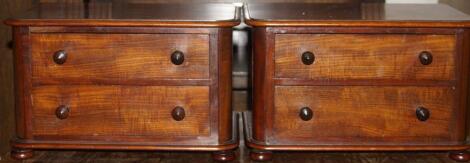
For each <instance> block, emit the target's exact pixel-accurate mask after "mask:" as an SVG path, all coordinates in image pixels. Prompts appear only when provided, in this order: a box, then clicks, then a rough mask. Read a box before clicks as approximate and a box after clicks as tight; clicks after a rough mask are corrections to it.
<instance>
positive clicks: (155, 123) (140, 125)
mask: <svg viewBox="0 0 470 163" xmlns="http://www.w3.org/2000/svg"><path fill="white" fill-rule="evenodd" d="M32 94H33V97H32V98H33V99H32V100H33V101H34V106H33V116H34V121H33V124H34V126H33V128H34V130H33V135H34V137H35V138H37V139H44V140H47V139H49V140H50V139H53V140H60V137H61V136H62V137H64V138H66V137H74V136H77V137H79V138H75V139H74V140H114V141H117V140H119V139H120V138H113V137H121V139H123V138H122V137H126V138H125V139H123V140H121V141H124V140H126V141H143V140H145V139H151V138H161V137H163V138H173V137H190V136H209V112H208V108H209V88H208V87H162V86H155V87H131V86H127V87H124V86H41V87H37V88H34V90H33V92H32ZM61 105H65V106H67V107H69V109H70V113H69V114H70V115H69V116H68V117H67V118H64V119H61V118H57V117H56V115H55V109H56V108H57V107H58V106H61ZM175 107H181V108H184V111H185V112H186V116H185V118H184V119H182V120H181V121H177V120H174V119H173V118H172V110H173V109H174V108H175ZM69 139H70V138H69ZM133 139H134V140H133ZM175 144H176V143H175Z"/></svg>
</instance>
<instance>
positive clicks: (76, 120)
mask: <svg viewBox="0 0 470 163" xmlns="http://www.w3.org/2000/svg"><path fill="white" fill-rule="evenodd" d="M77 2H78V1H77ZM80 2H81V1H80ZM128 2H129V1H119V2H118V1H100V0H97V1H92V2H90V4H89V5H88V6H89V7H90V8H86V7H85V6H87V5H82V4H81V3H76V2H73V3H71V2H63V1H60V2H57V3H56V2H52V3H47V4H42V3H41V4H40V6H38V7H36V8H34V9H32V10H31V11H30V13H27V14H25V16H24V17H19V18H13V19H9V20H7V21H6V23H7V24H9V25H12V26H13V27H14V36H15V72H16V74H15V81H16V86H15V87H16V107H17V108H16V111H17V117H16V119H17V135H18V137H17V140H15V141H13V142H12V144H13V147H15V148H16V149H19V150H24V149H103V150H105V149H109V150H178V151H227V150H231V149H234V148H236V147H237V146H238V137H237V134H238V132H236V131H237V130H236V129H237V127H236V126H235V125H233V124H235V123H232V122H233V121H236V118H234V117H232V115H234V114H233V113H232V109H231V107H230V104H231V89H230V86H231V64H230V63H231V55H232V54H231V49H232V47H231V46H232V45H231V39H232V37H231V27H232V26H233V25H237V24H238V23H239V22H240V19H239V9H238V8H236V7H234V6H233V5H231V4H193V5H184V4H178V5H174V4H173V5H172V4H138V3H137V4H135V3H128ZM174 11H179V12H176V13H175V12H174ZM209 27H210V28H209ZM60 52H64V53H60ZM175 52H176V53H178V54H177V55H172V54H175ZM54 54H55V55H54ZM172 56H173V57H172ZM183 57H184V60H183ZM61 106H65V107H61ZM178 107H181V108H182V109H181V108H180V109H177V110H174V109H175V108H178ZM66 108H68V109H66ZM18 155H19V154H18Z"/></svg>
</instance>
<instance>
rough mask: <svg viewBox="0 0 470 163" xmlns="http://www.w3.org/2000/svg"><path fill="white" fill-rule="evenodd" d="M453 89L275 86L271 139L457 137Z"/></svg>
mask: <svg viewBox="0 0 470 163" xmlns="http://www.w3.org/2000/svg"><path fill="white" fill-rule="evenodd" d="M455 94H456V90H454V89H452V88H448V87H370V86H298V87H289V86H278V87H276V88H275V111H274V123H273V130H274V132H273V140H272V143H281V144H295V143H305V144H322V145H326V144H343V145H344V144H350V145H360V144H369V145H371V144H372V145H373V144H390V145H396V144H400V143H402V144H410V143H415V144H428V145H429V144H439V143H453V142H459V140H456V136H457V135H456V134H455V133H456V132H454V131H456V128H455V127H454V126H455V124H456V120H455V118H453V117H456V115H455V112H454V110H455V108H456V105H455V102H454V100H455ZM305 107H308V108H305ZM309 110H310V111H311V112H309ZM417 110H419V112H420V113H419V114H420V115H423V113H424V112H426V111H425V110H427V111H428V113H429V114H428V115H429V116H428V117H427V118H428V119H427V120H426V119H425V117H426V116H419V117H420V118H423V119H421V120H425V121H421V120H420V119H418V116H417ZM301 113H303V114H301ZM310 113H311V114H310ZM424 114H425V113H424ZM310 115H313V116H310ZM310 117H311V119H309V118H310ZM303 118H305V119H303Z"/></svg>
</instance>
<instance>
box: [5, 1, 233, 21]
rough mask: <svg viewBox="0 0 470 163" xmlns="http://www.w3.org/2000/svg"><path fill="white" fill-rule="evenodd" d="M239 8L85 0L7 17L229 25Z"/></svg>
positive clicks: (216, 4)
mask: <svg viewBox="0 0 470 163" xmlns="http://www.w3.org/2000/svg"><path fill="white" fill-rule="evenodd" d="M238 10H239V9H238V8H236V7H235V6H234V5H232V4H229V3H227V4H222V3H201V4H184V3H177V4H174V3H163V4H161V3H160V4H152V3H132V2H129V1H126V0H124V1H108V0H90V1H89V2H88V3H87V2H86V1H82V0H71V1H58V2H52V3H40V4H39V5H38V6H37V7H35V8H33V9H32V10H30V11H29V12H27V13H25V14H24V15H23V16H20V17H17V18H12V19H8V20H7V21H6V23H7V24H9V25H14V26H20V25H28V26H180V27H182V26H187V27H191V26H193V27H197V26H199V27H222V26H224V27H230V26H234V25H237V24H239V22H240V20H239V19H238V17H239V14H238V12H239V11H238Z"/></svg>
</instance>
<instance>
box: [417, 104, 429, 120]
mask: <svg viewBox="0 0 470 163" xmlns="http://www.w3.org/2000/svg"><path fill="white" fill-rule="evenodd" d="M430 115H431V113H430V112H429V110H428V109H426V108H424V107H418V108H417V109H416V117H417V118H418V120H420V121H426V120H428V119H429V116H430Z"/></svg>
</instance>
